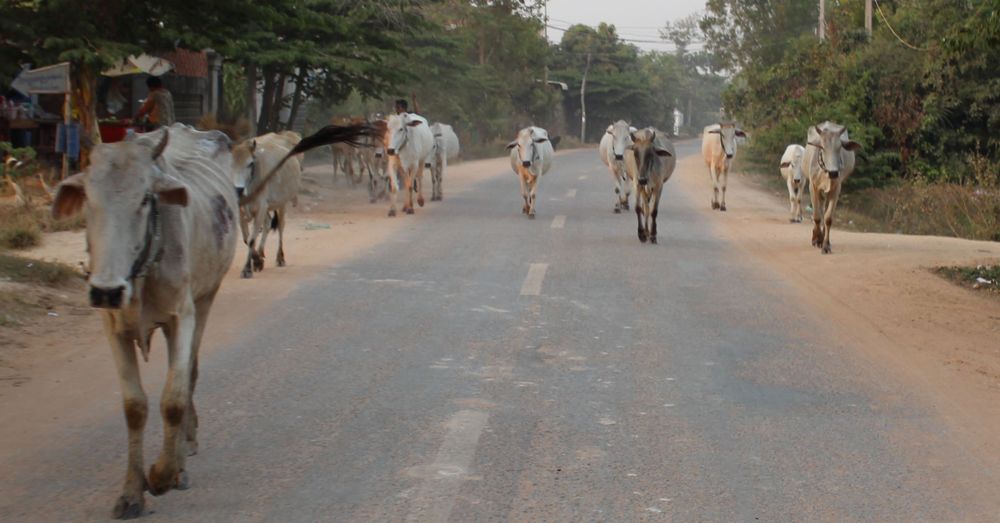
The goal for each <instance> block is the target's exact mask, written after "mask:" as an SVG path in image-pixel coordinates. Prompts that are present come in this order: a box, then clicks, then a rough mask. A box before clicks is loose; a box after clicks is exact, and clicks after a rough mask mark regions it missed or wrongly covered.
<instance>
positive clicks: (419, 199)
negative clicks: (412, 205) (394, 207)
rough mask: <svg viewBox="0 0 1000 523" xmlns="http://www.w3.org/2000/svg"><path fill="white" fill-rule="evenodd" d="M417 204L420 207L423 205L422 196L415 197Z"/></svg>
mask: <svg viewBox="0 0 1000 523" xmlns="http://www.w3.org/2000/svg"><path fill="white" fill-rule="evenodd" d="M417 205H419V206H421V207H423V206H424V198H423V197H422V196H421V197H420V198H417Z"/></svg>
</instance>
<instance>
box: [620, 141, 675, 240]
mask: <svg viewBox="0 0 1000 523" xmlns="http://www.w3.org/2000/svg"><path fill="white" fill-rule="evenodd" d="M631 138H632V145H631V146H630V147H629V149H630V150H629V151H628V154H626V155H625V168H626V169H628V175H629V178H630V179H632V183H633V189H635V216H636V218H637V219H638V220H639V241H640V242H642V243H646V239H647V238H648V239H649V242H650V243H656V215H657V214H659V212H660V196H661V194H662V193H663V184H664V183H666V182H667V180H669V179H670V176H671V175H672V174H673V173H674V168H675V167H677V155H676V153H675V152H674V144H672V143H670V140H668V139H667V135H666V133H663V132H660V131H657V130H656V129H654V128H652V127H647V128H645V129H642V130H640V131H636V132H634V133H631Z"/></svg>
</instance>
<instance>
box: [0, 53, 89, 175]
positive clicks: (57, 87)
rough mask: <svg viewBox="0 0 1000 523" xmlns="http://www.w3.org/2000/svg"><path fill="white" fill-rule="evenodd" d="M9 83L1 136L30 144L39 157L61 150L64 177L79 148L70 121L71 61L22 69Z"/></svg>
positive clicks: (1, 114)
mask: <svg viewBox="0 0 1000 523" xmlns="http://www.w3.org/2000/svg"><path fill="white" fill-rule="evenodd" d="M10 86H11V89H12V90H11V91H8V93H7V94H8V95H10V96H8V97H5V98H4V99H3V100H2V102H3V103H2V108H3V110H2V111H0V140H3V141H9V142H11V143H12V144H13V145H14V146H15V147H32V148H34V149H35V151H36V152H37V153H38V154H39V156H40V157H42V158H44V157H46V156H48V157H54V156H55V155H57V154H62V175H63V177H65V176H66V174H67V173H68V172H69V161H70V159H71V158H76V157H78V156H79V152H80V142H79V132H78V131H75V130H74V129H75V128H74V127H73V125H72V123H71V112H70V64H69V63H68V62H63V63H60V64H55V65H50V66H47V67H40V68H38V69H25V70H23V71H21V73H20V74H18V76H17V78H15V79H14V81H13V82H11V85H10ZM60 106H61V107H60ZM60 113H61V115H62V116H60Z"/></svg>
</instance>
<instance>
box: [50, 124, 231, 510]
mask: <svg viewBox="0 0 1000 523" xmlns="http://www.w3.org/2000/svg"><path fill="white" fill-rule="evenodd" d="M230 160H231V156H230V152H229V140H228V138H226V137H225V135H223V134H222V133H221V132H218V131H212V132H205V133H203V132H198V131H194V130H192V129H190V128H187V127H186V126H184V125H183V124H174V125H173V126H171V127H170V128H169V129H162V130H159V131H155V132H152V133H148V134H146V135H144V136H142V137H139V138H133V139H131V140H129V141H125V142H120V143H113V144H102V145H98V146H97V147H95V148H94V151H93V154H92V156H91V164H90V167H88V168H87V170H86V171H85V172H83V173H80V174H77V175H75V176H71V177H70V178H67V179H66V180H64V181H63V182H62V183H60V184H59V185H58V187H57V192H56V197H55V200H54V202H53V204H52V213H53V215H54V216H55V217H56V218H62V217H65V216H69V215H72V214H75V213H76V212H79V211H80V210H81V209H85V211H86V215H87V246H88V247H87V251H88V253H89V258H90V261H89V265H90V277H89V278H88V282H89V285H90V303H91V305H92V306H94V307H98V308H100V309H102V311H103V314H102V315H103V317H104V332H105V334H106V335H107V337H108V341H109V343H110V344H111V349H112V352H113V354H114V359H115V364H116V365H117V367H118V378H119V381H120V383H121V388H122V403H123V406H124V410H125V420H126V424H127V425H128V468H127V472H126V475H125V484H124V487H123V489H122V494H121V496H120V497H119V498H118V500H117V502H115V505H114V509H113V511H112V516H113V517H115V518H121V519H127V518H134V517H138V516H139V515H140V514H141V513H142V510H143V506H144V499H143V492H144V491H145V490H149V491H150V492H151V493H152V494H153V495H159V494H163V493H165V492H167V491H168V490H170V489H172V488H185V487H186V486H187V474H186V472H185V470H186V469H185V460H186V458H187V456H188V454H189V453H192V454H193V453H194V452H195V451H196V450H197V448H198V447H197V434H196V431H197V426H198V421H197V415H196V414H195V408H194V403H193V401H192V396H193V393H194V388H195V381H196V380H197V378H198V349H199V346H200V345H201V338H202V334H203V333H204V331H205V325H206V323H207V321H208V312H209V309H211V307H212V301H213V300H214V299H215V294H216V292H218V290H219V285H220V283H221V282H222V278H223V276H225V274H226V271H227V270H228V269H229V266H230V264H231V263H232V260H233V253H234V250H235V246H236V228H237V223H236V219H237V218H236V216H237V212H238V210H237V207H236V193H235V192H234V191H233V185H232V182H231V181H230V177H229V173H228V170H229V163H230ZM157 328H159V329H162V330H163V334H164V336H165V337H166V340H167V352H168V358H167V361H169V368H168V370H167V381H166V384H165V385H164V387H163V395H162V396H161V398H160V413H161V415H162V416H163V430H164V435H163V449H162V450H161V451H160V457H159V459H157V461H156V463H155V464H154V465H153V466H152V467H151V468H150V469H149V477H148V479H147V477H146V476H145V475H144V470H143V442H142V439H143V428H144V427H145V425H146V416H147V411H148V406H147V402H146V394H145V392H143V390H142V384H141V381H140V378H139V367H138V361H137V355H136V348H137V347H138V349H139V351H140V352H141V353H142V356H143V358H146V357H147V356H148V354H149V342H150V338H151V337H152V335H153V332H154V331H155V330H156V329H157Z"/></svg>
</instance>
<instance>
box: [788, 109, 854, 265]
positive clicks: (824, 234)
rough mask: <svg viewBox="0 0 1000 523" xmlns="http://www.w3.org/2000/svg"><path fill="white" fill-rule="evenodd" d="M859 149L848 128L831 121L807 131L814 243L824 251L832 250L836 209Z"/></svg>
mask: <svg viewBox="0 0 1000 523" xmlns="http://www.w3.org/2000/svg"><path fill="white" fill-rule="evenodd" d="M860 149H861V144H859V143H858V142H855V141H852V140H851V139H850V138H849V137H848V134H847V127H844V126H843V125H838V124H835V123H833V122H830V121H826V122H823V123H821V124H819V125H813V126H812V127H810V128H809V131H808V132H807V133H806V150H805V153H804V154H803V156H802V168H803V169H805V172H806V175H807V176H808V177H809V184H810V185H811V186H812V187H811V191H810V192H811V196H812V206H813V233H812V245H813V247H818V248H819V249H821V252H822V253H823V254H830V253H831V252H832V250H831V249H830V227H831V226H833V210H834V209H835V208H836V207H837V199H838V198H839V197H840V186H841V185H842V184H843V183H844V180H846V179H847V178H848V177H850V176H851V173H853V172H854V162H855V158H854V152H855V151H858V150H860ZM824 200H825V201H824ZM821 222H822V223H821Z"/></svg>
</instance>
